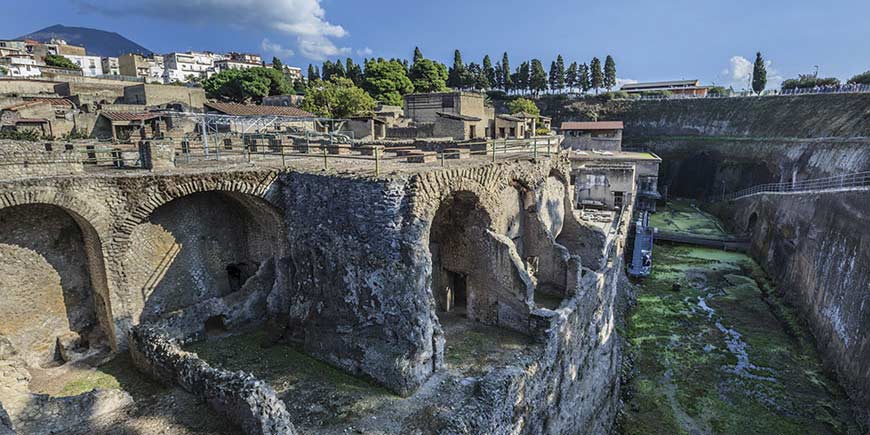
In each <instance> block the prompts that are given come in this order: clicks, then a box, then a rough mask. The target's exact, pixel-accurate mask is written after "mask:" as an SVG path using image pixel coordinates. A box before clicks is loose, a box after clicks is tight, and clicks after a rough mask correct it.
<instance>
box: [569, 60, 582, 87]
mask: <svg viewBox="0 0 870 435" xmlns="http://www.w3.org/2000/svg"><path fill="white" fill-rule="evenodd" d="M577 73H578V71H577V62H571V65H570V66H569V67H568V71H567V72H565V86H567V87H568V90H569V92H570V91H573V90H574V89H576V88H577V86H578V85H579V78H580V77H579V76H578V75H577Z"/></svg>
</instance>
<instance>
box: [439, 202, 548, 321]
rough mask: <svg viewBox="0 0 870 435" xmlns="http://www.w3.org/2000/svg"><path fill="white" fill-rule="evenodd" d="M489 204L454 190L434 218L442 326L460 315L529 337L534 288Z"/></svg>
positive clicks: (442, 203) (440, 203)
mask: <svg viewBox="0 0 870 435" xmlns="http://www.w3.org/2000/svg"><path fill="white" fill-rule="evenodd" d="M489 199H490V201H492V200H493V199H492V198H489ZM485 202H486V198H485V197H483V196H481V195H480V194H479V193H477V192H474V191H471V190H454V191H452V192H450V193H449V194H447V195H445V196H444V197H443V198H442V199H441V201H440V202H439V203H438V208H437V209H436V210H435V212H434V215H433V216H432V219H431V221H430V225H429V232H428V238H427V241H428V246H429V253H430V256H431V257H430V258H431V261H432V263H431V264H432V280H431V283H430V284H431V287H430V288H431V290H432V296H433V298H434V299H435V303H436V309H437V311H438V313H439V315H440V317H441V318H442V323H444V320H445V319H450V318H452V317H456V316H457V315H458V316H460V317H467V318H469V319H471V320H476V321H480V322H482V323H485V324H490V325H498V326H504V327H508V328H511V329H515V330H518V331H522V332H527V329H528V313H529V312H530V307H531V300H532V297H533V286H532V283H531V281H530V279H529V277H528V275H527V274H525V273H524V266H523V264H522V260H521V258H520V257H519V255H518V254H517V252H516V249H515V248H514V245H513V243H512V241H511V239H510V238H509V237H507V236H506V235H504V234H500V233H499V232H497V231H495V228H494V217H493V216H492V214H491V213H492V212H491V210H492V209H491V208H489V207H487V206H486V205H485ZM451 313H453V314H451ZM445 315H446V317H445Z"/></svg>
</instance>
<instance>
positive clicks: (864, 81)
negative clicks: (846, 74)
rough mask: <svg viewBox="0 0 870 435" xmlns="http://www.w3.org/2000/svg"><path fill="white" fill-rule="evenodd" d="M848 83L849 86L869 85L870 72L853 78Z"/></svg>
mask: <svg viewBox="0 0 870 435" xmlns="http://www.w3.org/2000/svg"><path fill="white" fill-rule="evenodd" d="M848 83H849V84H850V85H870V71H865V72H863V73H861V74H857V75H855V76H853V77H852V78H851V79H849V82H848Z"/></svg>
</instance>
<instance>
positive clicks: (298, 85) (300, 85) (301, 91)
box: [293, 79, 306, 95]
mask: <svg viewBox="0 0 870 435" xmlns="http://www.w3.org/2000/svg"><path fill="white" fill-rule="evenodd" d="M305 91H306V89H305V80H302V79H298V80H296V81H294V82H293V92H294V93H295V94H296V95H305Z"/></svg>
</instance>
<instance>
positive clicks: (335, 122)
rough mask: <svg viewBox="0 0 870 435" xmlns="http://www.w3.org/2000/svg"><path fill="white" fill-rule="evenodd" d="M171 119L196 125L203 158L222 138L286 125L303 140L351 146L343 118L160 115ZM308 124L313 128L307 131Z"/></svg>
mask: <svg viewBox="0 0 870 435" xmlns="http://www.w3.org/2000/svg"><path fill="white" fill-rule="evenodd" d="M163 115H164V116H168V117H172V118H185V119H190V120H193V121H194V122H195V123H196V125H197V130H198V132H199V135H200V138H201V140H202V150H203V155H204V156H205V157H208V156H209V155H210V154H211V153H212V152H213V151H214V150H216V149H218V147H220V144H221V142H222V141H223V139H225V138H227V137H230V136H233V135H240V136H242V137H244V136H247V135H250V134H257V133H261V132H263V131H264V130H268V129H270V128H276V127H279V126H283V125H287V124H291V125H292V124H296V125H298V126H301V130H300V129H296V130H290V131H288V132H287V133H290V134H296V135H300V136H303V137H304V138H305V140H307V141H310V140H312V138H317V139H324V140H329V143H330V144H332V143H339V142H341V143H352V142H353V141H354V140H355V139H354V135H353V132H352V131H344V132H343V131H342V130H341V129H342V128H343V127H344V125H345V124H346V122H347V120H345V119H332V118H312V117H296V116H279V115H250V116H237V115H224V114H220V113H197V112H171V111H167V112H164V113H163ZM308 125H312V126H313V128H308V127H307V126H308Z"/></svg>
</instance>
